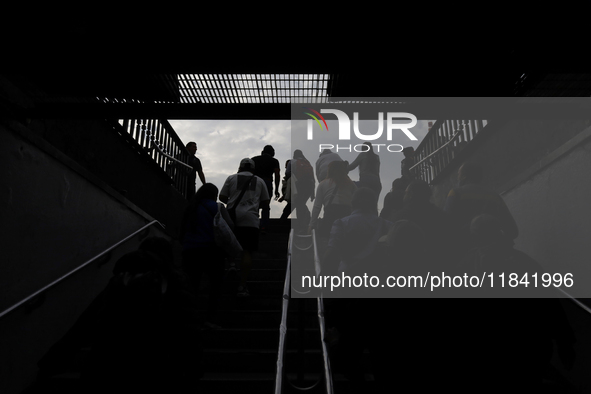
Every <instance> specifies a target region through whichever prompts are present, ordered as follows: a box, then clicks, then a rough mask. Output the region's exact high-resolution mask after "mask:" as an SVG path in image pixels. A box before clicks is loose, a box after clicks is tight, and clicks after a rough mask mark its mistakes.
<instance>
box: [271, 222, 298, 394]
mask: <svg viewBox="0 0 591 394" xmlns="http://www.w3.org/2000/svg"><path fill="white" fill-rule="evenodd" d="M293 235H294V232H293V229H291V232H290V233H289V241H288V244H287V272H286V273H285V283H284V284H283V305H282V308H281V323H280V324H279V348H278V350H277V371H276V374H275V394H281V392H282V387H283V373H284V372H283V365H284V362H283V354H284V353H285V336H286V334H287V308H288V307H289V298H290V289H291V245H292V242H293Z"/></svg>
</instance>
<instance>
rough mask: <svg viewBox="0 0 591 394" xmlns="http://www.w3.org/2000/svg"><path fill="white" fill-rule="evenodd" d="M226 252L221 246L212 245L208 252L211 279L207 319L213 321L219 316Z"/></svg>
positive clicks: (208, 268)
mask: <svg viewBox="0 0 591 394" xmlns="http://www.w3.org/2000/svg"><path fill="white" fill-rule="evenodd" d="M224 262H225V260H224V252H223V249H221V248H219V247H212V248H211V251H210V253H209V254H208V260H207V275H208V279H209V297H208V300H207V321H209V322H212V321H213V320H214V319H215V317H216V316H217V311H218V305H219V301H220V296H221V292H222V283H223V279H224Z"/></svg>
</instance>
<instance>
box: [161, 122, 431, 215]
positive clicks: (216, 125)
mask: <svg viewBox="0 0 591 394" xmlns="http://www.w3.org/2000/svg"><path fill="white" fill-rule="evenodd" d="M300 122H301V121H300ZM328 122H329V123H328V127H329V129H331V130H332V129H333V128H334V127H335V125H336V121H334V125H333V124H331V123H330V122H331V121H328ZM427 122H428V121H419V122H418V123H417V125H416V126H415V127H413V128H412V129H410V131H411V132H412V133H413V134H414V135H415V136H416V137H417V139H418V140H417V141H411V140H409V139H408V138H407V137H406V136H405V135H404V134H403V133H402V132H398V133H394V136H393V140H392V141H385V140H380V141H375V143H378V142H379V143H386V144H400V145H403V146H405V147H406V146H413V147H415V148H416V147H417V146H418V145H419V143H420V142H421V140H422V139H423V138H424V136H425V135H426V134H427V128H428V126H427ZM170 124H171V125H172V126H173V127H174V129H175V131H176V133H177V134H178V135H179V137H180V138H181V140H182V141H183V142H184V143H185V144H186V143H187V142H189V141H195V142H196V143H197V157H198V158H199V159H200V160H201V164H202V165H203V172H204V173H205V179H206V181H207V182H211V183H213V184H214V185H216V186H217V187H218V189H221V188H222V186H223V184H224V181H225V180H226V178H227V177H228V176H229V175H231V174H234V173H236V172H237V170H238V165H239V163H240V160H241V159H243V158H245V157H254V156H257V155H260V154H261V151H262V149H263V147H264V146H265V145H272V146H273V147H274V148H275V158H276V159H277V160H279V163H280V165H281V177H282V178H283V176H284V175H285V168H284V165H285V161H286V160H288V159H290V158H291V157H292V155H293V151H294V150H295V149H301V150H302V151H303V153H304V155H305V156H306V158H307V159H308V160H309V161H310V163H311V164H312V166H315V163H316V160H317V159H318V156H319V147H318V145H319V142H318V141H306V138H305V134H304V133H303V132H302V130H303V129H304V128H305V124H302V125H303V126H302V127H297V125H296V124H294V134H293V135H292V123H291V121H290V120H242V121H236V120H170ZM315 127H318V126H315ZM360 129H361V131H362V132H365V134H372V132H374V133H375V131H376V130H377V126H372V125H371V123H370V124H369V125H367V126H366V124H365V123H362V124H361V125H360ZM318 130H319V129H318ZM315 133H317V131H316V130H315ZM316 135H318V134H315V138H316ZM384 135H385V132H384ZM362 142H363V141H355V140H352V141H351V145H355V144H357V143H362ZM335 144H336V143H335ZM296 145H297V146H296ZM345 145H346V146H348V145H349V144H345ZM339 146H340V145H339ZM392 150H395V148H392ZM333 151H336V149H333ZM338 153H339V155H340V156H341V157H342V159H343V160H348V161H349V162H352V161H353V160H355V158H356V157H357V156H358V155H359V153H357V152H354V151H352V152H349V151H348V150H342V149H341V150H339V152H338ZM376 153H377V152H376ZM379 155H380V161H381V170H380V178H381V180H382V193H381V195H380V197H379V202H378V208H379V209H381V207H382V204H383V200H384V196H385V195H386V193H387V192H388V191H389V190H390V188H391V185H392V181H393V180H394V179H396V178H398V177H400V161H401V160H402V159H403V158H404V156H403V154H402V153H393V152H388V151H386V150H383V149H381V151H380V153H379ZM349 176H350V177H351V179H352V180H354V181H356V180H359V169H358V168H357V169H355V170H353V171H351V172H350V173H349ZM316 185H318V184H316ZM200 186H201V182H200V181H199V179H197V188H199V187H200ZM285 204H286V203H285V202H283V203H279V202H277V201H274V200H273V201H272V203H271V217H272V218H278V217H279V216H281V213H282V211H283V208H284V207H285ZM308 205H309V207H310V209H311V207H312V203H310V202H309V204H308Z"/></svg>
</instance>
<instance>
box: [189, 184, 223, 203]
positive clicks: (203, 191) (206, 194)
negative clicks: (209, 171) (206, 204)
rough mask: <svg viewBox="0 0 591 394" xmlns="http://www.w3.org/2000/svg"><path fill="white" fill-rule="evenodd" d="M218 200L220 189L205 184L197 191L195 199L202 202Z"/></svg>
mask: <svg viewBox="0 0 591 394" xmlns="http://www.w3.org/2000/svg"><path fill="white" fill-rule="evenodd" d="M217 198H218V188H217V186H216V185H214V184H213V183H205V184H203V186H201V187H200V188H199V190H197V192H196V193H195V195H194V196H193V199H195V200H198V201H201V200H203V199H207V200H214V201H216V200H217Z"/></svg>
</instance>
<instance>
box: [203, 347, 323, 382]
mask: <svg viewBox="0 0 591 394" xmlns="http://www.w3.org/2000/svg"><path fill="white" fill-rule="evenodd" d="M203 361H204V369H205V373H217V374H222V373H223V374H227V375H228V376H232V375H233V374H235V373H274V372H275V371H276V368H277V349H273V350H265V349H258V348H251V349H240V350H234V349H206V350H205V351H204V354H203ZM300 362H302V363H303V365H304V366H305V367H306V371H308V372H318V371H322V368H323V361H322V353H321V352H320V351H319V350H306V351H305V352H304V353H302V354H301V360H300V355H299V354H298V352H297V351H295V350H287V351H286V352H285V354H284V365H285V371H286V372H288V373H289V372H292V373H293V372H296V371H297V367H298V365H299V363H300Z"/></svg>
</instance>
